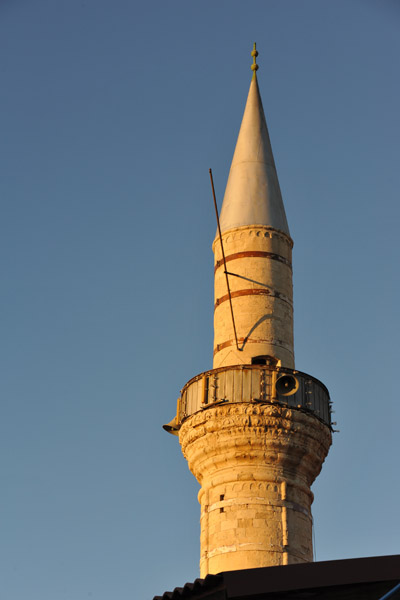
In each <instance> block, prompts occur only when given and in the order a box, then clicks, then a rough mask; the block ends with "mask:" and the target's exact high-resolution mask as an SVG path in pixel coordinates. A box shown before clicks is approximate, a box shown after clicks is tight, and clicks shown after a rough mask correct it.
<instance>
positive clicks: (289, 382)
mask: <svg viewBox="0 0 400 600" xmlns="http://www.w3.org/2000/svg"><path fill="white" fill-rule="evenodd" d="M275 389H276V393H277V394H279V396H292V394H295V393H296V392H297V390H298V389H299V382H298V380H297V379H296V377H294V375H282V376H281V377H279V379H277V380H276V384H275Z"/></svg>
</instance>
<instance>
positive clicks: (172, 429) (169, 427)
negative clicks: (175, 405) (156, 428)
mask: <svg viewBox="0 0 400 600" xmlns="http://www.w3.org/2000/svg"><path fill="white" fill-rule="evenodd" d="M163 429H165V431H168V433H172V435H179V433H178V432H179V425H177V423H176V417H174V418H173V419H172V421H170V422H169V423H167V424H166V425H163Z"/></svg>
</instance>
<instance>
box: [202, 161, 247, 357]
mask: <svg viewBox="0 0 400 600" xmlns="http://www.w3.org/2000/svg"><path fill="white" fill-rule="evenodd" d="M209 172H210V179H211V188H212V194H213V199H214V208H215V216H216V217H217V225H218V233H219V241H220V243H221V251H222V259H223V261H224V272H225V278H226V287H227V288H228V296H229V305H230V307H231V316H232V325H233V331H234V333H235V342H236V348H237V349H238V350H239V351H240V348H239V344H238V339H237V333H236V325H235V317H234V316H233V306H232V296H231V289H230V287H229V278H228V272H227V270H226V260H225V252H224V245H223V243H222V233H221V225H220V223H219V215H218V208H217V200H216V199H215V189H214V180H213V176H212V170H211V169H210V170H209Z"/></svg>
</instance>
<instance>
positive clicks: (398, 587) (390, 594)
mask: <svg viewBox="0 0 400 600" xmlns="http://www.w3.org/2000/svg"><path fill="white" fill-rule="evenodd" d="M398 591H400V583H398V584H397V585H395V586H394V588H392V589H391V590H390V591H389V592H387V594H385V595H384V596H381V597H380V598H379V600H389V598H392V597H393V596H394V595H395V593H396V592H398Z"/></svg>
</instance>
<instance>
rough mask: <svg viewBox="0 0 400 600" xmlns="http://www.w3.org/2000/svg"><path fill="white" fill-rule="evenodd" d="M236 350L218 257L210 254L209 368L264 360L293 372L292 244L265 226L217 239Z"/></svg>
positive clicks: (245, 228)
mask: <svg viewBox="0 0 400 600" xmlns="http://www.w3.org/2000/svg"><path fill="white" fill-rule="evenodd" d="M222 243H223V245H224V250H225V255H226V267H227V271H228V273H229V275H228V277H229V285H230V289H231V297H232V306H233V313H234V318H235V325H236V331H237V338H238V347H237V346H236V341H235V335H234V330H233V323H232V317H231V312H230V307H229V297H228V293H227V287H226V279H225V274H224V263H223V260H222V253H221V241H220V239H219V237H217V238H216V240H215V241H214V244H213V250H214V254H215V288H214V289H215V304H214V363H213V366H214V368H218V367H221V366H228V365H237V364H249V363H251V362H252V359H253V360H254V358H255V357H257V356H262V355H270V356H272V357H275V358H276V359H277V360H280V361H281V363H282V366H285V367H289V368H294V350H293V287H292V246H293V243H292V240H291V238H290V237H289V236H288V235H286V234H285V233H283V232H280V231H277V230H276V229H273V228H271V227H268V226H265V225H264V226H262V225H259V226H256V225H246V226H243V227H237V228H235V229H230V230H228V231H226V232H225V233H223V235H222Z"/></svg>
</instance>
